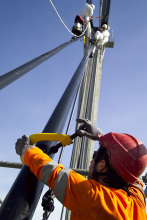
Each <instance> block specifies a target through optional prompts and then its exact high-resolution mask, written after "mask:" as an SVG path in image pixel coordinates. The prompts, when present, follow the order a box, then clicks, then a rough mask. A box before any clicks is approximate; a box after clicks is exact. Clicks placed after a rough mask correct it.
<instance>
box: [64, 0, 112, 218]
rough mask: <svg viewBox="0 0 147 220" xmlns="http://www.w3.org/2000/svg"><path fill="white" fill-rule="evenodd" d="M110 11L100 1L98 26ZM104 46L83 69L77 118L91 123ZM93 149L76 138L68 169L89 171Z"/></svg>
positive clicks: (88, 142) (95, 110)
mask: <svg viewBox="0 0 147 220" xmlns="http://www.w3.org/2000/svg"><path fill="white" fill-rule="evenodd" d="M87 3H90V4H92V0H87ZM109 9H110V0H104V1H102V0H101V1H100V15H99V16H103V17H102V19H101V20H100V26H101V25H102V24H104V23H106V24H107V23H108V17H109ZM88 36H89V34H88V33H87V32H86V34H85V44H84V51H86V50H87V48H88V47H89V44H90V43H89V38H88ZM104 53H105V46H98V47H97V48H96V51H95V54H94V57H93V58H89V60H88V64H87V66H86V69H85V74H84V78H83V81H82V86H81V90H80V95H79V104H78V112H77V118H87V119H89V120H90V121H92V122H93V123H95V124H96V122H97V113H98V101H99V92H100V83H101V73H102V65H103V58H104ZM93 149H94V141H92V140H90V139H88V138H86V137H83V138H76V139H75V141H74V147H73V151H72V156H71V162H70V167H71V168H76V169H84V170H88V169H89V164H90V160H91V158H92V154H93ZM69 219H70V211H68V210H67V211H66V216H65V220H69Z"/></svg>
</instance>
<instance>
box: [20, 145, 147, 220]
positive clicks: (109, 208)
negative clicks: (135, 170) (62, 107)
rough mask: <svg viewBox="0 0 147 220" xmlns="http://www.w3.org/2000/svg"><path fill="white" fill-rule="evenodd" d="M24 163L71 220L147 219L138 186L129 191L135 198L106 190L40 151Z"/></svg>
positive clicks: (33, 150) (32, 151) (28, 154)
mask: <svg viewBox="0 0 147 220" xmlns="http://www.w3.org/2000/svg"><path fill="white" fill-rule="evenodd" d="M24 162H25V164H26V165H27V166H29V167H30V170H31V171H32V172H33V173H34V174H35V176H36V177H37V178H38V179H39V180H40V181H42V182H43V183H44V184H46V185H48V186H49V187H50V188H51V189H52V190H53V192H54V195H55V196H56V198H57V199H58V200H59V201H60V202H61V203H62V204H63V205H64V206H65V207H67V208H68V209H69V210H71V220H105V219H106V220H146V219H147V215H146V210H145V209H146V203H145V197H144V194H143V192H142V191H141V190H140V189H139V188H138V187H136V186H134V185H132V186H131V187H129V191H130V193H131V196H128V195H127V193H126V192H125V191H123V190H121V189H114V188H110V187H105V186H103V185H101V184H99V183H98V182H96V181H95V180H93V179H90V180H87V179H86V178H85V177H83V176H82V175H79V174H77V173H76V172H74V171H72V170H71V169H67V168H64V167H63V165H61V164H58V163H56V162H54V161H53V160H52V159H51V158H50V157H49V156H48V155H46V154H45V153H43V151H42V150H40V149H39V148H37V147H34V148H31V149H29V150H28V151H26V153H25V155H24ZM30 184H31V183H30Z"/></svg>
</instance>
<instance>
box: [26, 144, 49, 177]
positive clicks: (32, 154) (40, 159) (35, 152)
mask: <svg viewBox="0 0 147 220" xmlns="http://www.w3.org/2000/svg"><path fill="white" fill-rule="evenodd" d="M50 161H52V159H51V158H50V157H49V156H48V155H47V154H45V153H43V151H42V150H41V149H39V148H37V147H34V148H32V149H30V150H28V151H27V152H26V153H25V155H24V163H25V164H26V165H27V166H28V167H30V170H31V172H33V173H34V175H35V176H36V177H37V178H38V179H39V180H41V171H42V168H43V166H44V165H45V164H46V163H48V162H50Z"/></svg>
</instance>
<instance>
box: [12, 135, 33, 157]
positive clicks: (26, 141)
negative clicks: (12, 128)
mask: <svg viewBox="0 0 147 220" xmlns="http://www.w3.org/2000/svg"><path fill="white" fill-rule="evenodd" d="M28 145H30V138H29V136H28V135H23V136H22V138H19V139H17V142H16V143H15V150H16V153H17V154H18V155H20V156H22V151H23V148H24V147H26V146H28Z"/></svg>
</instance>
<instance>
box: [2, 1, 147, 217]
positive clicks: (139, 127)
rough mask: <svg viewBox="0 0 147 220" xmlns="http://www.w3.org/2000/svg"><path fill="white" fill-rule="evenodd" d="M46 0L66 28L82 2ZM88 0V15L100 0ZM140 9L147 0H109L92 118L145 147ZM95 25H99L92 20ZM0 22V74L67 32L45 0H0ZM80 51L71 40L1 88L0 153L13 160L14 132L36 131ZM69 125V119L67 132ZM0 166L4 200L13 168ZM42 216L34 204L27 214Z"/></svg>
mask: <svg viewBox="0 0 147 220" xmlns="http://www.w3.org/2000/svg"><path fill="white" fill-rule="evenodd" d="M53 3H54V4H55V6H56V8H57V10H58V12H59V14H60V16H61V17H62V19H63V21H64V22H65V24H66V25H67V26H68V27H69V29H71V28H72V25H73V22H74V18H75V15H77V14H79V13H80V11H81V8H82V7H83V6H84V4H85V1H83V0H74V1H70V0H60V1H58V0H53ZM93 4H95V6H96V9H95V12H94V17H95V16H98V15H99V1H96V0H94V1H93ZM146 10H147V1H146V0H142V1H141V3H140V2H139V1H138V0H134V1H132V0H130V1H116V0H112V1H111V8H110V17H109V24H110V27H111V28H112V29H113V31H114V40H115V45H114V48H113V49H110V48H106V51H105V57H104V62H103V71H102V79H101V88H100V99H99V110H98V120H97V125H98V126H99V127H100V128H101V129H102V130H103V132H105V133H107V132H110V131H113V132H120V133H123V132H124V133H129V134H132V135H134V136H136V137H137V138H138V139H140V140H141V141H142V142H143V143H144V144H145V145H146V146H147V135H146V131H147V123H146V121H147V98H146V97H147V88H146V84H147V71H146V50H147V44H146V39H147V25H146V21H147V14H146ZM94 25H95V26H98V19H97V20H95V21H94ZM0 26H1V41H0V64H1V65H0V75H2V74H4V73H6V72H8V71H11V70H12V69H14V68H16V67H18V66H20V65H22V64H24V63H26V62H28V61H30V60H31V59H33V58H35V57H37V56H39V55H41V54H43V53H45V52H47V51H49V50H52V49H54V48H55V47H57V46H59V45H60V44H62V43H64V42H66V41H68V40H70V39H71V37H72V36H71V35H70V33H69V32H68V31H67V30H66V29H65V27H64V26H63V24H62V23H61V22H60V20H59V18H58V17H57V15H56V13H55V11H54V9H53V8H52V6H51V4H50V2H49V0H44V1H39V0H31V1H30V0H25V1H19V0H13V1H11V0H1V1H0ZM82 57H83V42H82V41H77V42H76V43H74V44H72V45H70V46H68V47H67V48H65V49H64V50H63V51H61V52H59V53H58V54H57V55H56V56H54V57H52V58H50V59H49V60H48V61H46V62H45V63H43V64H41V65H40V66H39V67H36V68H35V69H34V70H32V71H30V72H29V73H27V74H26V75H25V76H23V77H21V78H20V79H18V80H17V81H15V82H14V83H12V84H11V85H9V86H7V87H6V88H4V89H3V90H1V91H0V100H1V108H0V122H1V123H0V133H1V135H0V137H1V138H0V148H1V159H0V160H2V161H12V162H14V161H15V162H19V157H18V156H17V155H16V153H15V150H14V145H15V142H16V140H17V138H19V137H21V136H22V135H23V134H28V135H31V134H34V133H38V132H41V131H42V130H43V128H44V126H45V125H46V123H47V121H48V119H49V117H50V115H51V114H52V112H53V110H54V108H55V106H56V104H57V102H58V101H59V99H60V97H61V95H62V93H63V92H64V90H65V88H66V86H67V85H68V82H69V80H70V79H71V77H72V75H73V74H74V72H75V70H76V68H77V66H78V65H79V63H80V61H81V59H82ZM75 118H76V113H75V115H74V119H75ZM57 120H58V119H57ZM74 127H75V121H74V120H73V122H72V126H71V129H70V134H72V133H73V132H74ZM71 150H72V146H70V147H67V148H66V151H65V154H64V157H63V164H64V165H65V166H69V161H70V160H69V158H70V157H69V155H70V154H71ZM57 158H58V155H56V157H55V160H57ZM67 158H68V159H67ZM0 170H1V175H2V178H1V182H0V189H1V192H0V198H1V199H2V200H3V199H4V198H5V196H6V194H7V192H8V191H9V189H10V187H11V185H12V183H13V181H14V180H15V178H16V176H17V174H18V172H19V170H16V169H15V170H14V169H7V168H0ZM8 172H9V174H7V173H8ZM45 189H46V190H47V188H45ZM58 212H60V208H59V205H57V208H56V211H55V212H54V213H53V214H52V218H53V219H57V220H58V219H60V217H59V215H58ZM41 215H42V211H41V208H40V205H39V206H38V208H37V210H36V213H35V215H34V218H33V220H38V219H40V218H41ZM54 216H55V217H54Z"/></svg>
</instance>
